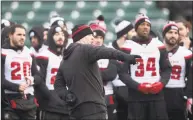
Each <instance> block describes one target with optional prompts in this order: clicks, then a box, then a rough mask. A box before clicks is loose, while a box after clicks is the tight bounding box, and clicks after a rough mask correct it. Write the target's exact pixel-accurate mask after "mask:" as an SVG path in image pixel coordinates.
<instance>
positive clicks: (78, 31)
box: [72, 24, 93, 42]
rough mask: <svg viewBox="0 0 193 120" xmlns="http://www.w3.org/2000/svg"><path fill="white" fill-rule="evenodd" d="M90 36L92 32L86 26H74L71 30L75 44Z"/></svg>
mask: <svg viewBox="0 0 193 120" xmlns="http://www.w3.org/2000/svg"><path fill="white" fill-rule="evenodd" d="M90 34H93V32H92V30H91V29H90V27H89V26H88V25H84V24H81V25H76V26H75V27H74V28H73V29H72V39H73V42H77V41H79V40H80V39H82V38H83V37H85V36H87V35H90Z"/></svg>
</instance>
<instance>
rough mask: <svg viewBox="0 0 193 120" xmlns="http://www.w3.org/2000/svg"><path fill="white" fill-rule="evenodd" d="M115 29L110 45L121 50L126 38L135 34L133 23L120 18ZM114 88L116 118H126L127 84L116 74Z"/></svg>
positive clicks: (118, 66)
mask: <svg viewBox="0 0 193 120" xmlns="http://www.w3.org/2000/svg"><path fill="white" fill-rule="evenodd" d="M115 24H116V26H115V31H116V34H117V40H114V41H113V42H112V47H113V48H115V49H117V50H121V47H122V46H123V44H124V43H125V41H126V40H130V39H131V38H132V37H133V36H135V35H136V32H135V29H134V27H133V24H132V23H131V22H130V21H126V20H121V21H116V23H115ZM119 63H120V64H117V68H119V70H120V69H121V68H120V67H121V62H119ZM112 83H113V85H114V88H115V90H114V91H115V97H116V100H117V118H118V120H119V119H120V120H127V114H128V111H127V109H128V107H127V99H128V89H127V86H126V85H125V84H124V83H123V82H122V81H121V80H120V79H119V77H118V75H117V77H116V79H115V80H113V81H112Z"/></svg>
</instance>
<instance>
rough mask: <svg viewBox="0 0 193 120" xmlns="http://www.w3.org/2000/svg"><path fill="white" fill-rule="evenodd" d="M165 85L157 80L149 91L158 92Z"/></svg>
mask: <svg viewBox="0 0 193 120" xmlns="http://www.w3.org/2000/svg"><path fill="white" fill-rule="evenodd" d="M163 87H164V85H163V83H161V82H155V83H154V84H152V87H151V89H150V91H149V92H150V93H152V94H157V93H159V92H160V91H161V90H162V89H163Z"/></svg>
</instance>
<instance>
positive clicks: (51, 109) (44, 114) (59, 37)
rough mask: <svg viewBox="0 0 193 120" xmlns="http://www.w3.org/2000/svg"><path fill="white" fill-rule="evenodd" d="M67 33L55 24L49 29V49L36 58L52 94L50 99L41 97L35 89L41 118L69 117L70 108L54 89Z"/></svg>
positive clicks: (61, 118) (45, 119)
mask: <svg viewBox="0 0 193 120" xmlns="http://www.w3.org/2000/svg"><path fill="white" fill-rule="evenodd" d="M67 38H68V36H67V34H66V33H65V31H64V30H63V29H62V28H61V27H60V26H58V25H57V26H53V27H51V28H50V30H49V31H48V49H47V50H44V51H42V52H40V53H39V54H37V56H36V59H37V63H38V66H39V67H40V71H41V72H42V75H43V80H44V81H45V83H46V86H47V88H48V89H49V91H50V93H51V96H50V98H49V99H45V98H43V97H41V93H39V91H38V89H37V90H35V94H36V96H37V99H38V102H39V107H40V109H41V113H40V116H41V118H40V119H41V120H50V119H53V120H55V119H57V120H63V119H64V120H65V119H68V117H69V115H68V110H67V107H66V106H65V102H64V101H62V100H61V99H60V98H59V97H58V95H57V93H56V92H55V91H54V86H53V85H54V82H55V77H56V74H57V71H58V68H59V65H60V62H61V60H62V51H63V48H65V46H66V44H65V43H66V42H65V41H67V40H68V39H67Z"/></svg>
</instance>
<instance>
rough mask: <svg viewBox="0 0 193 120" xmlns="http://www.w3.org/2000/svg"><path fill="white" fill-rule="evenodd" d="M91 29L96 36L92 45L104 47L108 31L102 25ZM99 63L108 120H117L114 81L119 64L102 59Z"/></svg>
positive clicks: (93, 26) (96, 25)
mask: <svg viewBox="0 0 193 120" xmlns="http://www.w3.org/2000/svg"><path fill="white" fill-rule="evenodd" d="M90 27H91V29H92V31H93V34H94V40H93V42H92V45H94V46H104V39H105V33H106V31H105V30H106V29H105V28H104V27H103V26H100V24H91V25H90ZM104 47H105V46H104ZM97 63H98V66H99V69H100V72H101V76H102V80H103V85H104V90H105V100H106V105H107V113H108V120H117V114H116V113H117V112H116V102H115V98H114V90H113V84H112V81H113V80H114V79H115V78H116V76H117V74H118V68H117V64H118V63H117V61H116V60H109V59H101V60H98V61H97Z"/></svg>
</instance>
